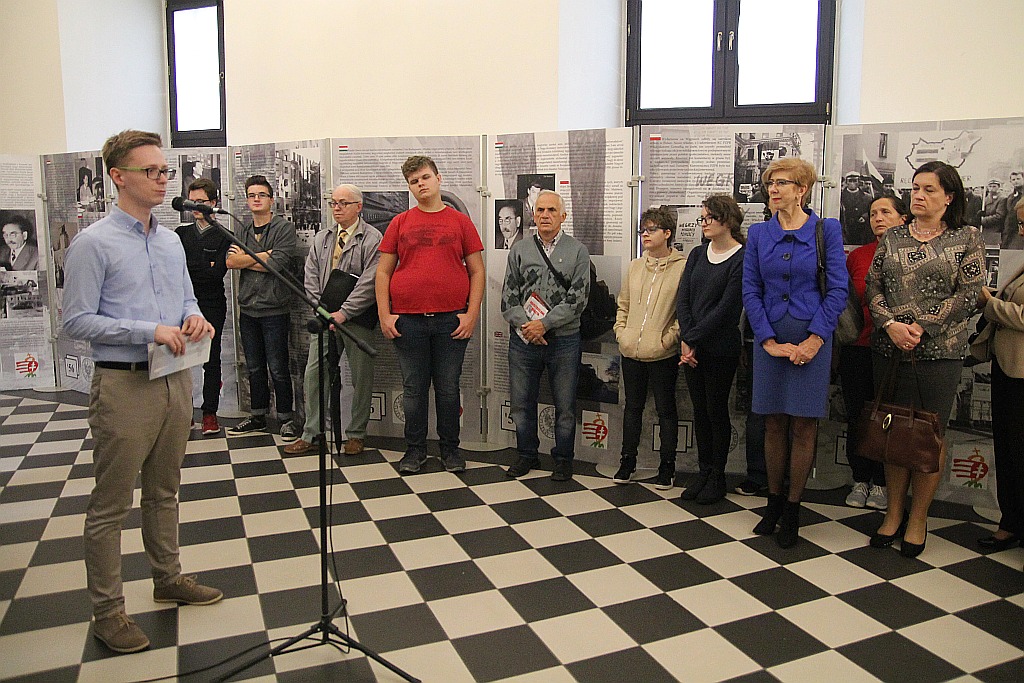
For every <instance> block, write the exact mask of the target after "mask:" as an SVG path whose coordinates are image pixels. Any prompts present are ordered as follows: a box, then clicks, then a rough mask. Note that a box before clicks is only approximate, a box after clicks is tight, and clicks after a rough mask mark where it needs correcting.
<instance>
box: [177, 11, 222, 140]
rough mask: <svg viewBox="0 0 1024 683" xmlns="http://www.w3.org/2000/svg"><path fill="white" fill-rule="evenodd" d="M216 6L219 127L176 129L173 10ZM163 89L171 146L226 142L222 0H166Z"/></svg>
mask: <svg viewBox="0 0 1024 683" xmlns="http://www.w3.org/2000/svg"><path fill="white" fill-rule="evenodd" d="M203 7H216V8H217V54H218V57H219V59H220V71H219V73H220V127H219V128H210V129H206V130H184V131H183V130H178V92H177V87H176V81H177V78H176V61H175V57H174V13H175V12H178V11H181V10H189V9H200V8H203ZM166 12H167V18H166V22H165V23H166V27H167V65H168V69H167V74H168V83H167V93H168V102H169V104H170V113H171V147H224V146H226V145H227V141H228V133H227V95H226V92H225V88H224V2H223V0H167V6H166Z"/></svg>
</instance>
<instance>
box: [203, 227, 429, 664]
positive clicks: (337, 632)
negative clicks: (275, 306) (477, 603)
mask: <svg viewBox="0 0 1024 683" xmlns="http://www.w3.org/2000/svg"><path fill="white" fill-rule="evenodd" d="M221 211H222V212H223V213H224V214H227V215H228V216H231V217H232V218H234V219H235V220H236V221H238V222H239V223H241V221H239V220H238V218H237V217H236V216H234V215H232V214H230V213H228V212H227V211H224V210H223V209H222V210H221ZM207 220H208V221H209V222H210V225H213V226H215V227H216V228H217V229H218V230H220V231H221V232H222V233H223V234H224V235H225V237H227V238H228V239H229V240H230V241H231V243H232V244H236V245H238V247H239V248H241V249H242V251H243V252H245V253H246V254H248V256H249V257H250V258H252V259H253V260H254V261H256V263H258V264H260V265H261V266H263V267H264V268H265V269H266V270H267V272H268V273H270V274H271V275H273V276H274V277H275V278H277V279H278V280H279V281H281V282H283V283H284V284H285V285H287V286H288V289H290V290H291V291H292V293H294V294H295V295H297V296H298V297H299V298H300V299H301V300H302V301H303V303H305V304H306V305H307V306H309V308H310V309H311V310H312V311H313V315H314V317H315V320H312V321H310V323H309V328H310V332H315V333H316V335H317V351H318V353H319V354H320V391H319V396H318V398H317V400H318V401H319V402H320V423H319V425H318V428H319V431H320V434H319V439H318V441H319V445H320V448H319V470H320V472H319V475H320V476H319V489H320V619H319V620H318V621H317V622H316V623H315V624H313V625H312V626H310V627H309V628H307V629H306V630H305V631H303V632H302V633H300V634H298V635H297V636H293V637H292V638H289V639H288V640H286V641H285V642H283V643H281V644H280V645H278V646H277V647H274V648H271V649H270V650H268V651H267V652H264V653H261V654H259V655H257V656H255V657H253V658H251V659H249V660H248V661H245V662H243V663H242V664H240V665H239V666H237V667H235V668H234V669H231V670H230V671H228V672H227V673H226V674H224V675H223V676H221V677H220V678H218V679H217V680H220V681H227V680H230V679H231V678H232V677H233V676H235V675H236V674H239V673H241V672H242V671H245V670H246V669H249V668H250V667H253V666H255V665H256V664H259V663H260V662H262V661H264V660H266V659H270V658H271V657H274V656H276V655H280V654H285V653H286V652H298V651H300V650H307V649H309V648H313V647H319V646H321V645H330V646H331V647H334V648H336V649H338V650H339V651H343V650H342V647H343V646H347V647H349V648H351V649H354V650H358V651H359V652H362V653H363V654H365V655H366V656H367V657H369V658H370V659H373V660H374V661H376V662H378V663H380V664H381V665H382V666H384V667H386V668H388V669H390V670H391V671H394V672H395V673H396V674H398V675H399V676H401V677H402V678H403V679H405V680H406V681H410V683H419V679H417V678H414V677H413V676H411V675H410V674H408V673H406V672H405V671H403V670H402V669H399V668H398V667H397V666H395V665H394V664H392V663H391V662H389V661H387V660H386V659H384V658H383V657H381V656H380V655H379V654H377V653H376V652H374V651H373V650H371V649H370V648H368V647H366V646H365V645H363V644H361V643H360V642H358V641H357V640H355V639H354V638H352V637H350V636H349V635H347V634H345V633H343V632H342V631H341V629H339V628H338V627H337V626H335V625H334V619H335V618H337V617H338V615H339V614H341V613H342V612H343V611H344V610H345V607H346V606H347V604H348V602H347V601H346V600H345V599H344V598H342V599H341V600H340V601H339V602H338V605H337V606H336V607H335V608H334V609H333V610H332V609H331V606H330V601H329V596H328V586H329V585H330V583H329V576H328V573H327V548H328V544H327V439H326V436H325V435H326V429H327V427H326V412H327V411H326V405H325V404H326V391H325V387H326V375H327V372H328V370H327V363H324V362H323V357H324V334H325V333H326V332H327V331H328V330H329V329H330V326H331V325H332V324H334V319H333V318H331V314H330V313H329V312H328V311H327V310H326V309H324V308H323V307H322V306H321V305H320V304H319V303H318V302H317V301H315V300H314V299H313V298H312V297H310V296H308V295H307V294H306V292H305V291H304V290H303V289H302V288H300V287H298V286H297V285H295V283H294V282H292V280H291V278H289V277H287V276H286V275H284V274H283V273H281V272H280V271H278V270H276V269H275V268H273V267H271V266H270V264H268V263H267V262H266V261H264V260H263V259H261V258H260V257H259V256H258V255H257V254H256V253H255V252H254V251H253V250H252V249H250V248H249V247H247V246H246V245H245V244H243V243H242V241H241V240H240V239H238V237H236V236H235V234H234V233H233V232H231V231H230V230H228V229H227V228H225V227H224V226H223V225H221V224H220V223H218V222H217V221H216V220H215V219H214V218H213V212H210V214H209V215H208V218H207ZM334 329H335V330H338V331H340V332H341V333H343V334H344V335H345V336H346V337H348V338H349V339H351V340H352V341H353V342H355V344H356V345H357V346H358V347H359V348H360V349H361V350H362V351H364V352H365V353H367V354H369V355H370V356H376V355H377V350H376V349H374V348H373V347H372V346H370V345H369V344H366V343H365V342H364V341H362V340H361V339H358V338H356V337H355V336H354V335H353V334H352V333H351V332H349V331H348V330H347V329H345V328H344V327H343V326H341V325H334ZM333 341H334V340H333V339H331V342H333ZM317 634H319V636H318V637H315V638H314V636H316V635H317ZM304 640H309V641H312V643H302V641H304Z"/></svg>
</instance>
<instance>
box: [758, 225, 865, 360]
mask: <svg viewBox="0 0 1024 683" xmlns="http://www.w3.org/2000/svg"><path fill="white" fill-rule="evenodd" d="M804 211H805V212H806V213H807V214H808V218H807V222H806V223H804V224H803V226H802V227H801V228H800V229H799V230H790V231H786V230H783V229H782V226H781V225H780V224H779V218H778V214H775V215H774V216H772V219H771V220H770V221H768V222H766V223H756V224H755V225H752V226H750V230H749V231H748V232H747V245H746V255H745V257H744V259H743V307H744V308H745V309H746V311H747V319H748V320H749V321H750V327H751V328H752V329H753V330H754V339H755V341H756V342H757V343H758V344H763V343H764V342H765V341H767V340H768V339H772V338H773V337H775V330H774V329H773V328H772V323H774V322H776V321H778V320H781V319H782V317H783V316H784V315H785V314H787V313H788V314H789V315H790V316H792V317H794V318H797V319H798V320H809V321H810V325H809V326H808V328H807V331H808V334H811V333H813V334H816V335H818V336H819V337H821V338H822V339H824V340H826V341H827V340H828V339H829V337H831V336H832V333H833V332H834V331H835V329H836V323H837V322H838V320H839V315H840V314H841V313H842V312H843V309H844V308H846V288H847V283H848V282H849V275H848V274H847V272H846V254H845V253H844V252H843V229H842V227H841V226H840V224H839V221H837V220H836V219H834V218H826V219H825V221H824V224H823V226H822V227H823V229H824V233H825V274H826V280H827V287H826V291H825V297H824V299H822V296H821V292H820V291H819V289H818V248H817V245H816V244H815V239H814V233H815V226H816V225H817V223H818V216H817V215H816V214H815V213H814V211H812V210H810V209H804Z"/></svg>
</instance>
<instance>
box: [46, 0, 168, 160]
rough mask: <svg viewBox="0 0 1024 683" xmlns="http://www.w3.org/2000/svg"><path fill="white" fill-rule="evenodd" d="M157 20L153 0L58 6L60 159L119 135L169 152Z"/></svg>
mask: <svg viewBox="0 0 1024 683" xmlns="http://www.w3.org/2000/svg"><path fill="white" fill-rule="evenodd" d="M163 12H164V9H163V2H162V1H161V0H131V2H130V3H129V2H127V0H58V2H57V16H58V27H59V29H60V60H61V70H62V72H63V75H64V76H63V87H64V113H65V119H66V125H67V150H68V151H75V150H89V149H99V148H100V147H101V146H102V145H103V141H104V140H106V139H107V138H108V137H110V136H111V135H113V134H114V133H116V132H118V131H121V130H124V129H125V128H136V129H139V130H148V131H153V132H155V133H160V134H161V135H162V136H163V138H164V143H165V144H170V138H169V137H168V130H169V129H168V123H167V77H166V63H167V57H166V52H165V48H164V41H165V38H164V28H163ZM48 151H52V150H48ZM60 151H64V150H60Z"/></svg>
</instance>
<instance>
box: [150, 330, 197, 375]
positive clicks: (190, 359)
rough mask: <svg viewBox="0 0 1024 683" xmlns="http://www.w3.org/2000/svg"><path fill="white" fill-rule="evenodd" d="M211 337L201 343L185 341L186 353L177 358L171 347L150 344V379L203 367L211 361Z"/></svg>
mask: <svg viewBox="0 0 1024 683" xmlns="http://www.w3.org/2000/svg"><path fill="white" fill-rule="evenodd" d="M210 341H211V339H210V337H208V336H204V337H203V338H202V339H201V340H200V341H197V342H194V341H191V340H189V339H186V340H185V353H184V354H182V355H180V356H175V355H174V354H173V353H171V349H170V347H169V346H166V345H164V344H157V343H156V342H150V343H149V378H150V379H157V378H158V377H165V376H167V375H170V374H171V373H174V372H178V371H180V370H184V369H186V368H192V367H195V366H197V365H202V364H203V363H205V362H206V361H208V360H210Z"/></svg>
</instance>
